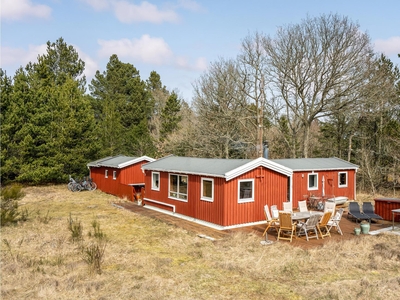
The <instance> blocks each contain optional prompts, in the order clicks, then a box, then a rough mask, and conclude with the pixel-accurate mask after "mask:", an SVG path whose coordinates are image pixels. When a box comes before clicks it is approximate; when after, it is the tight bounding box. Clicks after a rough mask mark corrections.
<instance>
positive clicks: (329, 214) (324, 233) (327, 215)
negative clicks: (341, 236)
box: [317, 211, 332, 238]
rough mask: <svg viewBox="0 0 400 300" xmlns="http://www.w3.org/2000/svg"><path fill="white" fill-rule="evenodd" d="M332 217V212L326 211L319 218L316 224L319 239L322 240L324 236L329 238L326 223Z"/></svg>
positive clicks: (329, 234)
mask: <svg viewBox="0 0 400 300" xmlns="http://www.w3.org/2000/svg"><path fill="white" fill-rule="evenodd" d="M331 217H332V212H330V211H327V212H326V213H324V215H323V216H322V218H321V221H319V223H318V224H317V228H318V231H319V234H320V235H321V238H324V237H325V236H329V237H330V236H331V233H330V232H329V226H328V222H329V220H330V219H331Z"/></svg>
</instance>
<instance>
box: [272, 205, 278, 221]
mask: <svg viewBox="0 0 400 300" xmlns="http://www.w3.org/2000/svg"><path fill="white" fill-rule="evenodd" d="M271 215H272V219H276V220H278V219H279V210H278V206H277V205H271Z"/></svg>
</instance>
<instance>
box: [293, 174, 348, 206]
mask: <svg viewBox="0 0 400 300" xmlns="http://www.w3.org/2000/svg"><path fill="white" fill-rule="evenodd" d="M339 172H347V187H339V178H338V176H339ZM310 173H311V172H294V173H293V187H292V190H293V207H297V206H298V201H299V200H303V199H304V196H305V195H308V196H310V195H314V196H322V177H324V178H325V184H324V187H325V195H326V196H345V197H348V198H349V199H355V194H354V193H355V171H354V170H334V171H314V173H318V190H308V174H310Z"/></svg>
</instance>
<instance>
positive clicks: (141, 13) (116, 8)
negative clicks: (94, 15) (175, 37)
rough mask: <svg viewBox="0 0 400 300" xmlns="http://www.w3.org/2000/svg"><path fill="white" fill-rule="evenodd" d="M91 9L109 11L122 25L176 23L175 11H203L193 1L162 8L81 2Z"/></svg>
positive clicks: (118, 0) (104, 0)
mask: <svg viewBox="0 0 400 300" xmlns="http://www.w3.org/2000/svg"><path fill="white" fill-rule="evenodd" d="M81 1H82V2H84V3H86V4H88V5H89V6H91V7H93V8H94V9H95V10H96V11H101V10H102V11H104V10H108V9H111V10H112V11H113V13H114V14H115V16H116V17H117V19H118V20H119V21H121V22H122V23H128V24H129V23H134V22H149V23H155V24H160V23H163V22H172V23H174V22H178V21H179V15H178V13H177V12H176V10H177V9H180V8H182V9H186V10H190V11H195V12H199V11H203V8H202V7H201V6H200V5H199V4H198V3H197V2H196V1H194V0H177V2H176V3H175V4H171V3H166V5H165V6H164V7H163V8H160V7H159V6H157V5H155V4H152V3H150V2H148V1H142V2H141V3H140V4H134V3H132V2H130V1H127V0H81Z"/></svg>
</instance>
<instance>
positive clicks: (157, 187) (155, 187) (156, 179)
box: [151, 172, 160, 191]
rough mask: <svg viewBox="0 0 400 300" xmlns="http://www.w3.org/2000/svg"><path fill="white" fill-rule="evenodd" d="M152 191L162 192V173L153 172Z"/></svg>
mask: <svg viewBox="0 0 400 300" xmlns="http://www.w3.org/2000/svg"><path fill="white" fill-rule="evenodd" d="M151 189H152V190H155V191H159V190H160V173H159V172H152V173H151Z"/></svg>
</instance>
